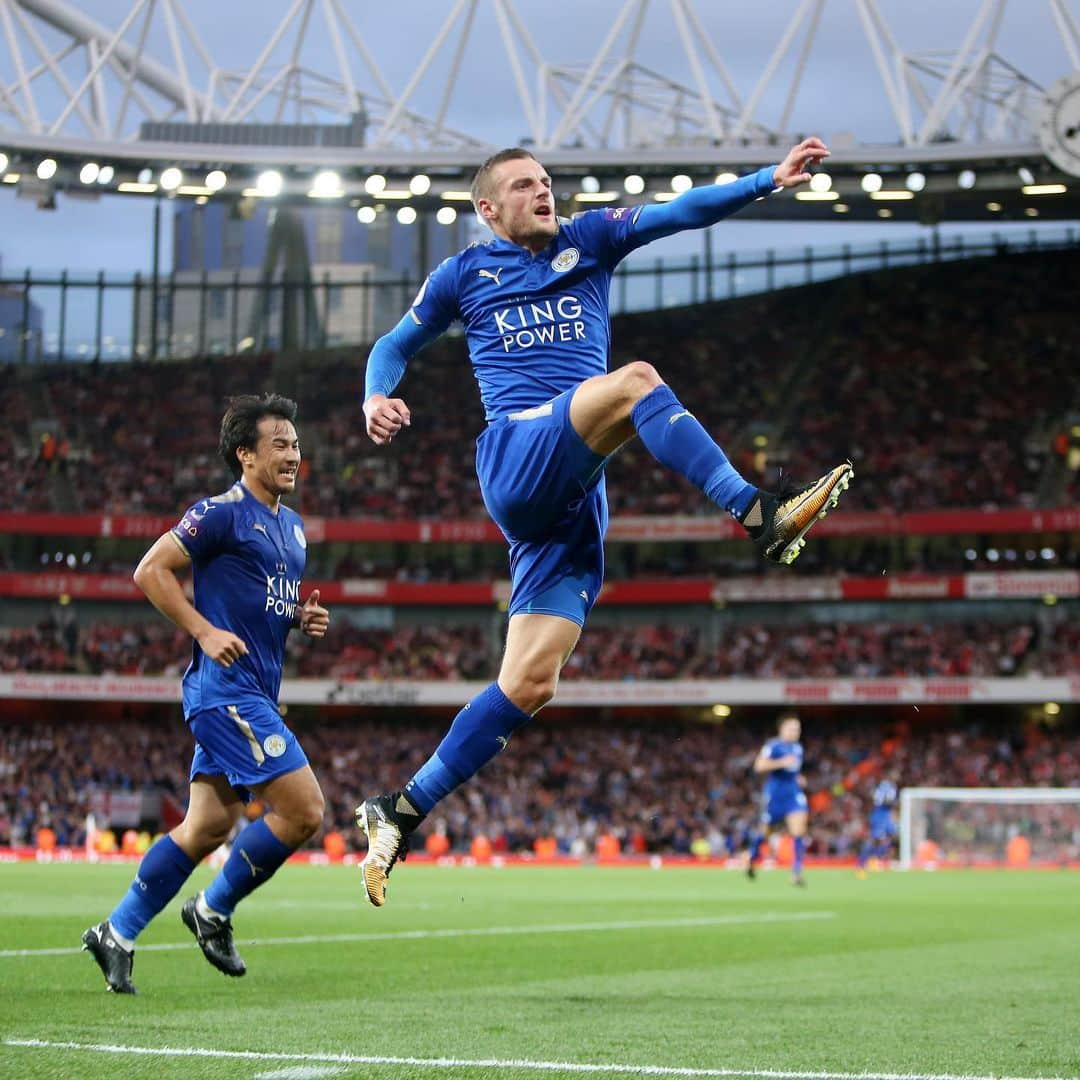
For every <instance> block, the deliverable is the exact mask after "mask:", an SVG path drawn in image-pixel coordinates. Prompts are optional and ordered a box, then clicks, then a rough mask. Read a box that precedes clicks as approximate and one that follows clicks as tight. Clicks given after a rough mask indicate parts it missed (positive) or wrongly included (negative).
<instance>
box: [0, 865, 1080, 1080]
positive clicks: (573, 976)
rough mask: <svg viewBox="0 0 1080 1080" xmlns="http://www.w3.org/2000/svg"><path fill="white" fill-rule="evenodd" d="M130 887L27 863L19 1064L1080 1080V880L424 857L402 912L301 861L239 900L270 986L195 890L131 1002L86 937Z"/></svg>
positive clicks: (7, 1017)
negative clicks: (231, 959) (221, 950)
mask: <svg viewBox="0 0 1080 1080" xmlns="http://www.w3.org/2000/svg"><path fill="white" fill-rule="evenodd" d="M210 874H211V871H210V870H209V869H208V868H207V867H205V866H204V867H200V869H199V870H198V871H197V872H196V875H195V878H194V879H193V881H192V882H191V886H192V891H194V889H195V888H201V887H204V886H205V885H206V884H207V883H208V881H209V879H210ZM130 875H131V867H130V866H128V865H123V864H120V865H113V864H105V863H102V864H80V865H74V864H63V863H52V864H21V865H3V866H0V889H2V892H3V895H4V897H5V901H6V902H5V904H4V905H3V911H2V912H0V925H2V926H3V929H4V935H3V941H2V942H0V946H2V948H0V982H2V985H3V987H4V1023H3V1034H2V1036H0V1075H3V1076H11V1077H20V1078H22V1080H25V1078H34V1077H42V1078H44V1077H79V1078H80V1080H94V1078H98V1077H101V1078H104V1077H109V1078H115V1077H145V1076H153V1077H154V1078H155V1080H171V1078H176V1080H180V1078H183V1080H190V1078H191V1077H193V1076H198V1077H200V1078H222V1080H224V1078H226V1077H227V1078H229V1080H236V1078H238V1077H242V1078H262V1077H275V1078H278V1080H286V1078H293V1080H296V1078H316V1077H345V1078H350V1077H352V1078H360V1077H364V1078H374V1080H381V1078H385V1080H398V1078H402V1080H413V1078H416V1080H420V1078H430V1080H441V1078H446V1080H449V1078H474V1077H475V1078H477V1080H480V1078H493V1080H501V1078H507V1080H510V1078H526V1077H532V1078H544V1077H552V1078H555V1077H565V1078H569V1077H580V1076H582V1075H593V1074H596V1075H603V1076H613V1077H621V1076H626V1077H632V1076H659V1077H664V1076H671V1077H732V1078H735V1077H748V1078H750V1077H761V1078H763V1080H764V1078H766V1077H768V1078H772V1080H785V1078H787V1080H802V1078H806V1080H828V1078H836V1080H856V1078H858V1080H867V1078H869V1077H890V1078H896V1080H899V1078H900V1077H908V1078H911V1080H931V1078H933V1080H942V1078H946V1077H957V1078H959V1077H965V1078H977V1077H987V1078H989V1077H991V1076H993V1077H1001V1076H1007V1077H1022V1078H1028V1077H1030V1078H1039V1080H1044V1078H1049V1077H1070V1076H1076V1075H1078V1074H1080V1045H1078V1044H1077V1040H1076V1038H1075V1035H1076V1030H1075V1018H1076V1008H1077V1004H1078V984H1077V975H1076V963H1075V944H1076V910H1077V909H1076V899H1077V878H1076V876H1075V874H1071V873H1057V872H1054V873H1049V872H1033V873H1026V874H1015V873H1004V872H989V871H956V872H950V873H944V874H934V875H927V874H899V873H879V874H871V875H870V876H869V877H868V878H867V879H866V880H864V881H857V880H855V878H854V876H853V875H852V873H851V872H850V871H849V870H846V871H842V870H816V871H811V873H810V875H809V888H808V889H805V890H803V889H793V888H792V887H791V886H790V885H789V884H788V877H787V874H786V873H785V872H783V871H781V870H777V871H766V872H764V873H762V874H761V875H759V877H758V880H757V881H754V882H750V881H748V880H747V879H746V878H745V876H744V875H742V874H739V873H735V872H723V871H717V870H711V869H695V868H669V867H663V868H662V869H659V870H657V869H648V868H628V867H619V868H607V867H603V868H601V867H583V868H578V869H565V868H552V867H520V868H502V869H499V868H493V867H485V868H481V867H462V866H456V867H441V866H435V865H423V866H413V865H406V866H405V867H403V868H399V869H398V870H397V872H396V873H395V875H394V879H393V882H392V888H393V901H392V903H391V904H390V905H388V906H387V907H386V908H384V909H382V910H381V911H379V912H377V913H375V912H372V911H370V910H368V909H367V908H366V906H365V905H364V904H363V901H362V899H361V888H360V880H359V875H358V873H357V871H356V870H355V868H349V867H343V866H340V865H327V866H317V865H310V866H305V865H289V866H287V867H285V868H284V869H283V870H282V871H281V872H280V874H279V875H278V876H277V877H276V878H275V880H274V881H273V882H272V883H271V884H270V885H269V886H268V887H267V888H266V889H264V890H260V891H259V892H257V893H256V894H255V895H254V896H252V898H251V899H250V901H249V902H248V903H246V904H245V905H244V907H243V909H242V910H241V911H240V912H239V913H238V916H237V922H236V929H237V942H238V946H239V948H240V950H241V952H242V954H243V955H244V957H245V959H246V961H247V964H248V974H247V976H246V977H245V978H243V979H232V980H230V979H226V978H225V977H224V976H222V975H220V974H218V973H217V972H216V971H214V970H212V969H211V968H210V967H209V966H208V965H207V964H206V962H205V961H204V960H203V957H202V955H201V954H200V952H199V950H198V948H197V947H196V946H195V944H194V943H193V942H192V940H191V937H190V935H189V934H188V933H187V931H186V930H184V929H183V927H182V926H181V923H180V918H179V903H180V900H182V897H181V898H178V900H177V902H175V903H174V904H173V905H171V906H170V907H169V908H168V909H167V910H166V911H165V912H164V913H163V914H162V916H161V917H160V918H159V919H157V920H156V921H155V922H154V923H153V924H152V925H151V926H150V927H149V929H148V930H147V932H146V934H145V935H144V936H143V938H141V939H140V942H139V946H138V949H137V951H136V961H135V967H134V973H133V975H134V981H135V983H136V985H137V987H138V990H139V993H138V996H136V997H118V996H113V995H110V994H106V993H105V991H104V988H103V984H102V979H101V975H100V973H99V971H98V969H97V967H96V965H95V964H94V962H93V961H92V960H91V959H90V957H89V956H87V955H86V954H82V953H80V952H79V951H78V943H79V935H80V934H81V932H82V931H83V929H85V927H86V926H88V925H89V924H90V923H92V922H94V921H96V920H98V919H100V918H102V917H104V915H105V914H107V913H108V911H109V910H110V908H111V905H112V903H113V902H114V901H115V898H116V897H117V896H118V895H120V894H121V892H122V890H123V889H124V888H125V887H126V885H127V883H128V881H129V880H130Z"/></svg>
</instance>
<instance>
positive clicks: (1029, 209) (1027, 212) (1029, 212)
mask: <svg viewBox="0 0 1080 1080" xmlns="http://www.w3.org/2000/svg"><path fill="white" fill-rule="evenodd" d="M1038 216H1039V211H1038V210H1036V209H1035V207H1034V206H1025V207H1024V217H1038Z"/></svg>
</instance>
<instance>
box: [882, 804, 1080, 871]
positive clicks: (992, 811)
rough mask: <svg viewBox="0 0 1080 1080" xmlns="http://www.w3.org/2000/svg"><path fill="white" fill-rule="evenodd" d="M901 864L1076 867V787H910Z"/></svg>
mask: <svg viewBox="0 0 1080 1080" xmlns="http://www.w3.org/2000/svg"><path fill="white" fill-rule="evenodd" d="M900 865H901V867H902V868H904V869H912V868H914V867H932V866H935V865H949V866H1029V865H1060V866H1065V865H1080V787H1075V788H976V787H970V788H965V787H911V788H904V789H903V790H902V791H901V792H900Z"/></svg>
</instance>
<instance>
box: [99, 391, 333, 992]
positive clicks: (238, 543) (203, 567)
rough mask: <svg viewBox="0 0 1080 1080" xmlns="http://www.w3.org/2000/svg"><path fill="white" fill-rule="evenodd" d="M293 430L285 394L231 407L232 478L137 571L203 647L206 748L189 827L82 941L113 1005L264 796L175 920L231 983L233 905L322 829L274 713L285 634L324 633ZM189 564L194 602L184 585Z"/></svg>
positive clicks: (193, 687)
mask: <svg viewBox="0 0 1080 1080" xmlns="http://www.w3.org/2000/svg"><path fill="white" fill-rule="evenodd" d="M295 419H296V404H295V403H294V402H292V401H290V400H289V399H288V398H284V397H279V396H278V395H276V394H268V395H265V396H263V397H255V396H252V395H246V396H243V397H238V398H234V399H233V400H232V402H231V403H230V405H229V408H228V411H227V412H226V413H225V416H224V418H223V419H222V421H221V438H220V444H219V449H220V452H221V456H222V458H223V459H224V461H225V464H226V466H227V467H228V468H229V470H230V471H231V472H232V474H233V475H234V476H235V477H236V479H237V482H236V483H235V484H233V486H232V487H231V488H229V490H228V491H226V492H225V493H224V494H222V495H215V496H214V497H213V498H209V499H202V500H200V501H199V502H197V503H195V504H193V505H192V506H191V508H190V509H189V510H188V511H187V512H186V513H185V514H184V515H183V517H182V518H181V519H180V521H179V523H178V524H177V525H175V526H174V527H173V528H172V529H170V530H169V531H168V532H167V533H165V534H163V535H162V536H161V537H159V539H158V540H157V542H156V543H155V544H154V545H153V546H152V547H151V548H150V550H149V551H148V552H147V553H146V554H145V555H144V556H143V558H142V561H141V562H140V563H139V565H138V567H137V568H136V570H135V583H136V584H137V585H138V586H139V588H141V589H142V590H143V592H144V593H146V595H147V597H148V598H149V600H150V602H151V603H152V604H153V605H154V606H155V607H156V608H157V609H158V610H159V611H160V612H161V613H162V614H163V615H164V616H166V618H168V619H170V620H171V621H172V622H173V623H175V624H176V625H177V626H178V627H180V629H181V630H184V631H186V632H187V633H189V634H190V635H191V637H192V638H193V646H192V655H191V663H190V665H189V666H188V669H187V671H185V672H184V679H183V701H184V718H185V720H186V721H187V723H188V725H189V726H190V728H191V731H192V734H193V735H194V736H195V740H196V741H195V754H194V757H193V759H192V762H191V788H190V797H189V802H188V809H187V814H186V815H185V817H184V820H183V821H182V822H181V823H180V824H179V825H178V826H177V827H176V828H175V829H173V830H172V831H171V832H170V833H169V834H168V835H167V836H163V837H162V838H161V839H160V840H158V842H157V843H156V844H154V845H153V847H151V848H150V850H149V851H148V852H147V853H146V855H145V856H144V857H143V860H142V862H141V863H140V864H139V869H138V872H137V873H136V875H135V880H134V881H133V882H132V884H131V887H130V888H129V889H128V891H127V893H126V894H125V896H124V897H123V899H122V900H121V901H120V903H119V904H117V906H116V908H115V909H114V910H113V912H112V914H111V915H110V916H109V918H108V919H107V920H106V921H105V922H102V923H100V924H98V925H97V926H92V927H90V929H89V930H87V931H86V933H84V934H83V939H82V940H83V947H84V948H85V949H88V950H89V951H90V953H91V954H92V955H93V957H94V959H95V960H96V961H97V962H98V966H99V967H100V968H101V970H102V973H103V974H104V975H105V983H106V987H107V989H109V990H111V991H114V992H115V993H119V994H134V993H135V987H134V985H133V984H132V982H131V969H132V964H133V960H134V945H135V939H136V938H137V937H138V935H139V934H140V933H141V932H142V930H143V929H144V928H145V927H146V925H147V923H149V922H150V920H151V919H153V918H154V916H155V915H157V914H158V913H159V912H160V911H161V910H162V909H163V908H164V907H165V906H166V904H168V903H169V901H170V900H172V898H173V897H174V896H175V895H176V894H177V892H179V890H180V888H181V886H182V885H183V884H184V882H185V881H187V879H188V877H189V876H190V874H191V872H192V871H193V870H194V869H195V867H196V866H197V865H198V864H199V863H200V862H201V861H202V859H203V858H204V857H205V856H207V855H209V854H210V852H212V851H214V850H215V849H216V848H218V847H220V845H221V844H222V843H224V841H225V840H226V839H227V837H228V836H229V834H230V832H231V831H232V829H233V826H234V825H235V824H236V822H237V821H238V820H239V818H240V815H241V813H242V812H243V808H244V804H245V802H247V801H249V800H250V798H251V797H252V796H253V795H257V796H258V797H259V799H261V800H262V801H263V802H265V803H266V804H267V805H268V806H269V807H270V809H269V811H268V812H267V814H266V815H265V816H264V817H261V818H257V819H256V820H254V821H251V822H249V823H248V824H247V825H245V826H244V828H243V829H242V830H241V831H240V833H239V835H238V836H237V837H236V839H235V840H234V842H233V845H232V850H231V852H230V853H229V857H228V858H227V859H226V861H225V864H224V865H223V866H222V868H221V870H220V872H219V873H218V875H217V876H216V877H215V878H214V880H213V881H212V882H211V883H210V885H209V886H208V887H207V888H206V889H205V890H204V891H203V892H201V893H199V894H198V896H193V897H191V898H190V899H189V900H188V901H187V902H186V903H185V904H184V906H183V909H182V911H181V918H182V920H183V923H184V925H185V926H186V927H187V928H188V929H189V930H190V931H191V933H192V934H194V935H195V939H196V941H198V943H199V946H200V948H201V949H202V951H203V955H204V956H205V957H206V959H207V960H208V961H209V962H210V963H211V964H213V966H214V967H216V968H217V969H218V970H219V971H222V972H224V973H225V974H226V975H243V974H244V972H245V970H246V969H245V966H244V962H243V960H241V959H240V956H239V955H238V953H237V951H236V948H235V946H234V944H233V934H232V919H231V916H232V913H233V909H234V908H235V907H236V905H237V904H238V903H239V902H240V901H241V900H242V899H243V898H244V897H245V896H247V895H248V894H249V893H250V892H252V890H254V889H256V888H258V887H259V886H260V885H263V884H265V883H266V882H267V881H268V880H269V879H270V877H271V875H272V874H273V873H274V871H275V870H277V869H278V867H279V866H281V864H282V863H283V862H284V861H285V860H286V859H287V858H288V857H289V855H291V854H292V853H293V851H295V850H296V849H297V848H298V847H300V845H301V844H303V843H304V841H305V840H307V839H308V838H309V837H311V836H313V835H314V833H315V832H316V831H317V830H318V828H319V827H320V825H321V824H322V816H323V794H322V791H321V790H320V788H319V782H318V781H317V780H316V779H315V774H314V773H313V772H312V770H311V766H310V765H309V764H308V760H307V757H306V756H305V755H304V751H303V750H302V749H301V748H300V744H299V743H298V742H297V741H296V736H295V735H293V733H292V732H291V731H290V730H289V728H288V727H286V726H285V724H284V722H283V721H282V719H281V715H280V713H279V712H278V691H279V689H280V687H281V668H282V664H283V662H284V658H285V640H286V638H287V637H288V635H289V631H290V630H291V629H292V628H293V627H294V626H295V627H298V628H299V629H301V630H302V631H303V632H304V633H305V634H308V635H309V636H310V637H313V638H321V637H323V636H324V635H325V634H326V630H327V627H328V626H329V622H330V614H329V612H328V611H327V610H326V608H324V607H322V606H321V605H320V604H319V593H318V590H315V591H313V592H312V593H311V595H310V596H309V597H308V598H307V600H306V601H304V602H303V603H301V602H300V581H301V578H302V577H303V573H304V566H305V563H306V560H307V540H306V539H305V537H304V523H303V521H302V520H301V518H300V515H299V514H297V513H296V512H295V511H293V510H290V509H289V508H288V507H287V506H283V505H282V504H281V496H282V495H288V494H291V493H292V491H293V490H294V488H295V486H296V476H297V472H298V470H299V467H300V443H299V440H298V439H297V436H296V428H295V427H294V426H293V421H294V420H295ZM189 566H192V567H193V568H194V603H192V602H190V601H189V600H188V599H187V597H186V596H185V594H184V590H183V587H182V585H181V584H180V580H179V578H178V577H177V574H178V573H179V572H181V571H183V570H185V569H186V568H187V567H189Z"/></svg>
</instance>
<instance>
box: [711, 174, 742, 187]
mask: <svg viewBox="0 0 1080 1080" xmlns="http://www.w3.org/2000/svg"><path fill="white" fill-rule="evenodd" d="M738 179H739V178H738V177H737V176H736V175H735V174H734V173H733V172H722V173H718V174H717V176H716V182H717V183H718V184H721V185H723V184H734V183H735V181H736V180H738Z"/></svg>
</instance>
